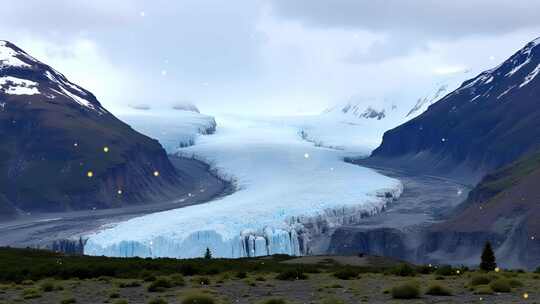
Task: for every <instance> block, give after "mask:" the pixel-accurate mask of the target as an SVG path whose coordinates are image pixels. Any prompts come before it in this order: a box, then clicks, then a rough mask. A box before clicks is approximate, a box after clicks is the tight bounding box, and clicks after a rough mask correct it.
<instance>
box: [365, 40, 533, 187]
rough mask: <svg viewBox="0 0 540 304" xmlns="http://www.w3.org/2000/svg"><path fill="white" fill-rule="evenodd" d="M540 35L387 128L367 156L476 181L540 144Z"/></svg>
mask: <svg viewBox="0 0 540 304" xmlns="http://www.w3.org/2000/svg"><path fill="white" fill-rule="evenodd" d="M539 74H540V38H539V39H536V40H534V41H532V42H530V43H528V44H527V45H526V46H525V47H524V48H523V49H521V50H520V51H518V52H517V53H515V54H514V55H513V56H512V57H510V58H509V59H508V60H506V61H505V62H503V63H502V64H501V65H499V66H498V67H496V68H494V69H491V70H488V71H485V72H483V73H481V74H480V75H478V76H477V77H475V78H473V79H471V80H468V81H466V82H464V83H463V84H462V85H461V87H460V88H458V89H457V90H455V91H454V92H452V93H450V94H448V95H446V96H445V97H443V98H442V99H441V100H440V101H438V102H436V103H435V104H433V105H432V106H430V107H429V109H428V110H427V111H426V112H424V113H423V114H422V115H420V116H418V117H416V118H415V119H412V120H410V121H409V122H407V123H405V124H403V125H401V126H399V127H397V128H395V129H393V130H390V131H387V132H386V133H385V135H384V138H383V142H382V144H381V146H380V147H379V148H377V149H376V150H375V151H374V152H373V153H372V156H371V158H370V159H369V160H366V161H367V162H371V163H378V164H389V165H398V166H400V167H404V168H405V169H411V170H418V171H421V172H423V173H434V174H439V175H440V174H444V175H446V176H454V177H459V178H462V179H466V180H467V181H469V182H473V183H474V182H477V181H479V180H480V179H481V178H482V176H483V175H484V174H486V173H488V172H490V171H491V170H494V169H497V168H500V167H501V166H504V165H506V164H509V163H511V162H513V161H515V160H517V159H519V158H520V157H521V156H523V155H525V154H527V153H529V152H532V151H534V150H535V149H537V148H539V147H540V99H539V98H540V97H539V96H540V77H538V75H539Z"/></svg>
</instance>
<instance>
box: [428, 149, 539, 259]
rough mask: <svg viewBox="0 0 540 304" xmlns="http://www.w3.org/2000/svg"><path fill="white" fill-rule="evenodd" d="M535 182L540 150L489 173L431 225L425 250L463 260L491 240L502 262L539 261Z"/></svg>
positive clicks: (537, 199) (537, 202) (537, 186)
mask: <svg viewBox="0 0 540 304" xmlns="http://www.w3.org/2000/svg"><path fill="white" fill-rule="evenodd" d="M539 186H540V151H539V152H536V153H533V154H532V155H527V156H526V157H523V158H522V159H520V160H519V161H517V162H515V163H512V164H511V165H509V166H506V167H504V168H502V169H500V170H497V171H495V172H493V173H491V174H488V175H487V176H486V177H485V178H484V179H483V180H482V182H480V183H479V184H478V186H477V187H476V188H475V189H474V190H473V191H472V192H471V193H470V195H469V197H468V199H467V201H466V202H465V203H463V204H462V205H461V206H460V207H459V209H458V212H457V213H456V214H455V215H453V216H452V217H451V218H450V219H448V220H447V221H445V222H443V223H440V224H436V225H434V226H433V227H431V228H430V229H429V232H428V234H427V238H426V242H425V248H424V249H425V252H426V253H427V254H428V255H436V256H437V255H441V253H443V252H444V254H443V255H442V256H447V257H449V258H452V259H457V260H462V261H464V262H466V261H467V260H468V259H471V257H475V258H476V257H478V255H479V254H480V252H481V250H482V247H483V245H484V242H485V241H487V240H489V241H491V242H492V243H493V244H494V245H495V248H496V255H497V257H498V258H499V260H500V261H501V264H502V265H503V266H505V267H522V268H529V269H532V268H535V267H537V266H539V265H540V221H538V216H539V215H540V187H539ZM440 258H441V256H439V257H438V259H440Z"/></svg>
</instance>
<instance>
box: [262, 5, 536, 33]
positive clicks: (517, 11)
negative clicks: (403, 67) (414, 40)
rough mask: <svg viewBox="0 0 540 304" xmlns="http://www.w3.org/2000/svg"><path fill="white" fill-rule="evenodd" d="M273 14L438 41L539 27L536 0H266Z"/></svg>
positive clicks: (335, 25) (314, 22)
mask: <svg viewBox="0 0 540 304" xmlns="http://www.w3.org/2000/svg"><path fill="white" fill-rule="evenodd" d="M268 1H269V2H270V3H271V5H272V7H273V9H274V13H275V14H277V15H280V16H282V17H285V18H291V19H294V20H297V19H299V20H302V21H303V22H304V23H306V24H308V25H311V26H317V27H345V28H361V29H366V30H372V31H381V32H386V31H397V32H400V31H411V30H412V31H414V32H416V33H419V34H425V35H432V36H433V35H438V36H439V37H440V38H444V37H456V36H463V35H470V34H471V33H473V34H475V35H481V34H501V33H508V32H512V31H517V30H520V29H523V28H530V27H536V26H539V25H540V18H538V12H540V1H537V0H513V1H507V0H474V1H471V0H452V1H434V0H411V1H404V0H374V1H371V0H331V1H330V0H328V1H323V0H295V1H290V0H268Z"/></svg>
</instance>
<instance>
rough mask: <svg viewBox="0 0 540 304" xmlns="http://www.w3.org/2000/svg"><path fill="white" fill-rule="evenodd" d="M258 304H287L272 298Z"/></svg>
mask: <svg viewBox="0 0 540 304" xmlns="http://www.w3.org/2000/svg"><path fill="white" fill-rule="evenodd" d="M182 304H183V303H182ZM260 304H287V301H285V300H283V299H279V298H272V299H267V300H262V301H261V302H260Z"/></svg>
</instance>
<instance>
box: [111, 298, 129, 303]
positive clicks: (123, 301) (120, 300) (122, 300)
mask: <svg viewBox="0 0 540 304" xmlns="http://www.w3.org/2000/svg"><path fill="white" fill-rule="evenodd" d="M113 304H128V301H127V300H126V299H118V300H116V301H114V302H113Z"/></svg>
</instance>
